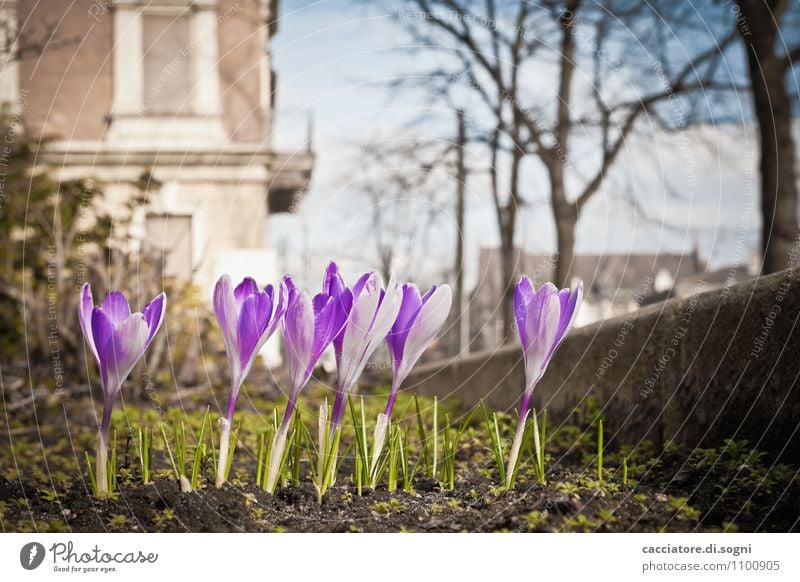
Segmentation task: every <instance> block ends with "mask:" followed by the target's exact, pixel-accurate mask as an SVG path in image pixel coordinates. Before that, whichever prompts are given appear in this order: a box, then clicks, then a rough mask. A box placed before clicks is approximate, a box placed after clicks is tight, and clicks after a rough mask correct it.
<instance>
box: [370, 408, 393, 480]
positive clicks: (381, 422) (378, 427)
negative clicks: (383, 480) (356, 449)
mask: <svg viewBox="0 0 800 582" xmlns="http://www.w3.org/2000/svg"><path fill="white" fill-rule="evenodd" d="M388 429H389V417H388V416H387V415H386V414H383V413H381V414H379V415H378V420H377V422H376V423H375V434H374V435H373V437H372V461H371V462H370V467H369V474H370V478H371V480H372V483H371V487H372V488H373V489H375V486H376V485H377V484H378V459H380V457H381V451H382V450H383V445H384V443H385V442H386V433H387V432H388Z"/></svg>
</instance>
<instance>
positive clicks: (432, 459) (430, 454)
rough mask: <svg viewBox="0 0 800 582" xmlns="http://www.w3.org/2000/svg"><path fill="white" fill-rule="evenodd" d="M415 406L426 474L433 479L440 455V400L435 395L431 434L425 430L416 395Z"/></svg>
mask: <svg viewBox="0 0 800 582" xmlns="http://www.w3.org/2000/svg"><path fill="white" fill-rule="evenodd" d="M414 407H415V409H416V414H417V431H418V432H419V440H420V443H421V447H422V453H421V456H422V462H423V467H424V468H425V474H426V475H427V476H428V477H430V478H431V479H435V478H436V466H437V457H438V453H439V452H438V450H437V448H438V440H439V439H438V434H439V400H438V398H437V397H436V396H434V397H433V427H432V429H431V432H430V434H428V432H427V431H426V430H425V422H424V421H423V420H422V412H421V410H420V407H419V400H417V397H416V396H414Z"/></svg>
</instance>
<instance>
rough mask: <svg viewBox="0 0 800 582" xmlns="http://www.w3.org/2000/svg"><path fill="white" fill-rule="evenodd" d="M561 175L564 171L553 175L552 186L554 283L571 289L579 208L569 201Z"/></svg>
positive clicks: (560, 170) (557, 171) (561, 170)
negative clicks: (554, 256)
mask: <svg viewBox="0 0 800 582" xmlns="http://www.w3.org/2000/svg"><path fill="white" fill-rule="evenodd" d="M559 174H562V175H563V169H559V170H556V171H555V172H554V173H553V178H554V179H553V180H552V181H551V184H550V188H551V189H552V194H553V197H552V199H553V218H554V222H555V225H556V243H557V247H558V254H557V256H556V264H555V273H554V275H555V276H554V279H555V281H554V283H555V284H556V285H558V286H559V287H569V286H570V285H572V275H573V272H574V270H575V231H576V230H577V226H578V206H577V205H576V204H574V203H571V202H569V201H567V198H566V194H565V192H564V182H563V181H562V180H559V179H558V178H559Z"/></svg>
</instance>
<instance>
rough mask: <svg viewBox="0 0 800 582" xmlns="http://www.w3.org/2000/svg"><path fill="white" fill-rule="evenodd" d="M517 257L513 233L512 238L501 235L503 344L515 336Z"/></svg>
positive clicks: (501, 340)
mask: <svg viewBox="0 0 800 582" xmlns="http://www.w3.org/2000/svg"><path fill="white" fill-rule="evenodd" d="M515 255H516V253H515V251H514V236H513V233H512V234H511V236H509V233H508V232H502V233H500V261H501V265H500V267H501V269H500V270H501V280H500V301H501V305H500V313H501V314H502V318H503V332H502V334H503V337H501V338H500V342H501V343H506V342H509V341H511V340H512V338H514V335H515V329H514V326H515V319H514V278H515V277H516V275H517V274H516V272H515V269H514V264H515V262H516V256H515Z"/></svg>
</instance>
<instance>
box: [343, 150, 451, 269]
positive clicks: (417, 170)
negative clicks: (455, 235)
mask: <svg viewBox="0 0 800 582" xmlns="http://www.w3.org/2000/svg"><path fill="white" fill-rule="evenodd" d="M451 150H452V148H451V146H450V144H449V143H447V142H439V141H437V140H428V139H426V140H419V139H413V138H408V139H406V138H402V139H399V140H391V141H388V142H387V141H379V140H376V141H373V142H371V143H368V144H365V145H363V146H362V147H361V148H360V155H359V160H358V163H359V176H360V178H359V180H358V181H357V182H356V183H355V184H354V185H353V186H354V188H355V189H356V190H357V191H359V192H360V193H361V195H362V196H363V197H364V198H366V200H367V201H368V202H369V206H368V214H369V217H368V221H369V224H368V228H366V237H365V238H368V239H370V240H371V241H372V243H373V245H374V246H373V250H372V252H374V254H375V255H376V256H377V258H378V262H379V264H380V270H381V274H382V275H383V277H384V280H388V279H389V276H390V274H391V273H392V271H402V272H404V273H405V275H406V276H408V277H412V276H413V275H414V274H416V273H417V272H418V270H419V266H418V262H419V261H421V260H422V259H423V257H424V255H425V253H426V252H427V250H428V246H429V243H430V235H431V234H432V232H431V230H432V226H433V225H434V223H435V221H436V220H437V219H438V218H439V216H440V215H441V213H442V209H443V207H444V204H443V201H442V200H441V193H442V192H443V191H444V189H443V188H442V183H443V181H444V180H445V179H446V178H447V172H448V171H449V167H450V165H451V164H450V160H449V157H450V156H449V152H450V151H451ZM359 204H360V203H359ZM365 250H366V249H365Z"/></svg>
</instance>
